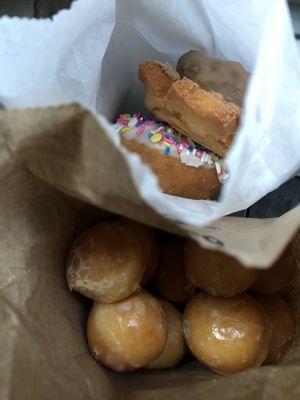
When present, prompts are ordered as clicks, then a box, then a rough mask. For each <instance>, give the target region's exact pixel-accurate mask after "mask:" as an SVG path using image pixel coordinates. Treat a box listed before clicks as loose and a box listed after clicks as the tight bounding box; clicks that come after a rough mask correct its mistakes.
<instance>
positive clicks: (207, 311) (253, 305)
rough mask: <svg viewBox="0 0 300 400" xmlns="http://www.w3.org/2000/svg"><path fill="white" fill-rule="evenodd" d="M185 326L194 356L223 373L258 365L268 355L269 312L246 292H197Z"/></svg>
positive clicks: (185, 315) (186, 336)
mask: <svg viewBox="0 0 300 400" xmlns="http://www.w3.org/2000/svg"><path fill="white" fill-rule="evenodd" d="M183 326H184V334H185V338H186V342H187V345H188V346H189V348H190V350H191V352H192V353H193V354H194V356H195V357H196V358H197V359H198V360H199V361H201V362H202V363H203V364H205V365H207V366H208V367H209V368H211V369H212V370H213V371H215V372H217V373H219V374H221V375H227V374H232V373H236V372H241V371H244V370H246V369H248V368H253V367H258V366H259V365H261V364H262V363H263V362H264V360H265V359H266V357H267V354H268V346H269V336H270V333H269V324H268V320H267V317H266V314H265V312H264V310H263V308H262V307H261V306H260V304H259V303H258V302H257V301H256V300H254V299H253V298H252V297H250V296H249V295H247V294H245V293H243V294H241V295H237V296H235V297H231V298H222V297H214V296H210V295H208V294H206V293H199V294H197V295H195V296H194V297H193V298H192V299H191V300H190V301H189V302H188V304H187V306H186V309H185V311H184V322H183Z"/></svg>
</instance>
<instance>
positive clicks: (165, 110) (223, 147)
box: [139, 61, 240, 157]
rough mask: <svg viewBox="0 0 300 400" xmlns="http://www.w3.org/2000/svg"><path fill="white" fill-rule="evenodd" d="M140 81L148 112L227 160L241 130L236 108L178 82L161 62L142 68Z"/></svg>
mask: <svg viewBox="0 0 300 400" xmlns="http://www.w3.org/2000/svg"><path fill="white" fill-rule="evenodd" d="M166 71H168V72H167V73H166ZM170 75H172V77H171V78H170ZM139 78H140V79H141V81H142V82H143V84H144V87H145V105H146V107H147V108H148V110H150V111H151V112H152V113H153V114H154V115H155V116H156V117H157V118H159V119H160V120H162V121H166V122H167V123H168V124H170V125H171V126H172V127H173V128H175V129H177V130H178V131H179V132H180V133H182V134H185V135H186V136H188V137H189V138H191V139H193V140H195V141H196V142H197V143H200V144H201V145H202V146H204V147H206V148H208V149H210V150H212V151H214V152H215V153H216V154H218V155H220V156H222V157H224V155H225V154H226V152H227V151H228V149H229V147H230V145H231V143H232V140H233V138H234V135H235V133H236V131H237V128H238V123H239V117H240V110H239V108H238V107H237V106H236V105H234V104H233V103H229V102H227V101H226V100H225V99H224V98H223V96H222V95H221V94H219V93H212V92H208V91H206V90H203V89H201V88H200V87H199V85H198V84H197V83H195V82H193V81H192V80H190V79H188V78H183V79H176V78H177V76H176V75H175V71H174V73H172V67H171V66H169V65H167V64H164V63H161V62H158V61H148V62H144V63H142V64H140V65H139Z"/></svg>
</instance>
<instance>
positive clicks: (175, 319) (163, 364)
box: [147, 299, 185, 369]
mask: <svg viewBox="0 0 300 400" xmlns="http://www.w3.org/2000/svg"><path fill="white" fill-rule="evenodd" d="M159 303H160V305H161V306H162V309H163V310H164V312H165V314H166V318H167V331H168V336H167V342H166V344H165V347H164V349H163V351H162V353H161V354H160V355H159V356H158V358H156V359H155V360H154V361H152V362H151V363H150V364H149V365H148V366H147V368H148V369H158V368H170V367H174V366H175V365H176V364H178V363H179V362H180V361H181V359H182V358H183V356H184V352H185V339H184V334H183V325H182V316H181V314H180V312H179V311H178V310H177V309H176V308H175V307H174V306H173V305H172V304H171V303H169V302H168V301H166V300H163V299H159Z"/></svg>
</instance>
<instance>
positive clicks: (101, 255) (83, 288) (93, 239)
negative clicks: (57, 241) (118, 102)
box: [67, 219, 146, 303]
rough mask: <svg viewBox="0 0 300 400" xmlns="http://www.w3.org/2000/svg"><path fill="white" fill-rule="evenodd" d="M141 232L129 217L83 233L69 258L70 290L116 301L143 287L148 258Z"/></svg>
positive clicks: (102, 299)
mask: <svg viewBox="0 0 300 400" xmlns="http://www.w3.org/2000/svg"><path fill="white" fill-rule="evenodd" d="M138 232H139V230H137V229H134V227H133V226H132V225H131V227H129V225H128V223H127V222H126V220H124V219H115V220H112V221H105V222H101V223H100V224H98V225H95V226H93V227H91V228H90V229H88V230H87V231H85V232H84V233H83V234H81V235H80V236H79V238H77V239H76V241H75V242H74V244H73V245H72V247H71V250H70V252H69V255H68V258H67V282H68V285H69V288H70V290H75V291H77V292H79V293H81V294H83V295H84V296H86V297H89V298H90V299H93V300H95V301H98V302H101V303H112V302H115V301H119V300H121V299H124V298H126V297H128V296H129V295H130V294H132V293H133V292H135V291H136V290H137V289H139V287H140V283H141V279H142V277H143V275H144V271H145V265H146V260H145V253H144V251H143V249H142V246H141V242H140V239H139V234H138Z"/></svg>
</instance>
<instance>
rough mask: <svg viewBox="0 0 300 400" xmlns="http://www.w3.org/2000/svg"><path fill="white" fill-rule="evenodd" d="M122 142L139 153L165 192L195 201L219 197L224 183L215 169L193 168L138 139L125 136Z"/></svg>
mask: <svg viewBox="0 0 300 400" xmlns="http://www.w3.org/2000/svg"><path fill="white" fill-rule="evenodd" d="M121 140H122V144H123V145H124V146H125V147H126V148H127V149H128V150H129V151H132V152H134V153H137V154H139V155H140V157H141V159H142V161H143V162H144V163H145V164H147V165H149V167H150V168H151V170H152V171H153V173H154V174H155V175H156V176H157V178H158V181H159V185H160V187H161V189H162V191H163V192H165V193H167V194H171V195H173V196H180V197H186V198H190V199H195V200H199V199H205V200H208V199H215V198H216V197H217V195H218V193H219V191H220V188H221V184H220V182H219V180H218V177H217V173H216V170H215V168H194V167H189V166H186V165H184V164H182V162H181V161H180V160H179V159H178V158H176V157H173V156H166V155H163V154H161V153H160V152H159V151H157V150H153V149H151V148H149V147H148V146H146V145H144V144H142V143H139V142H137V141H135V140H128V139H125V138H124V137H122V138H121Z"/></svg>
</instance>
